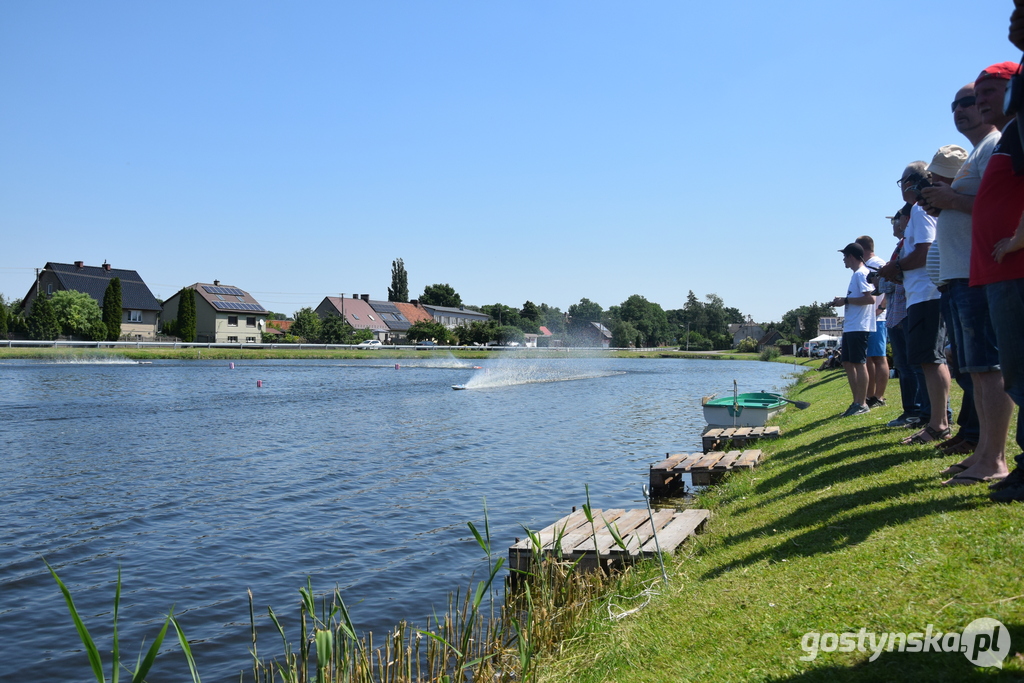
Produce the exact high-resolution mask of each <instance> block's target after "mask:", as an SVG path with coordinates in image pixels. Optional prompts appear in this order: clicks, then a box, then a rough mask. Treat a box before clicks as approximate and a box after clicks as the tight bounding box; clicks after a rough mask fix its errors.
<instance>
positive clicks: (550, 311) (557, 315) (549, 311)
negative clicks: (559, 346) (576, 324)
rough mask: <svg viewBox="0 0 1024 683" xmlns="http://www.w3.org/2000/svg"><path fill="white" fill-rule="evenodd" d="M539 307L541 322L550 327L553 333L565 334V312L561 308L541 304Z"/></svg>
mask: <svg viewBox="0 0 1024 683" xmlns="http://www.w3.org/2000/svg"><path fill="white" fill-rule="evenodd" d="M537 309H538V312H539V313H540V320H539V321H538V322H539V324H541V325H543V326H544V327H546V328H548V330H549V331H550V332H551V334H557V335H562V334H565V314H564V313H562V310H561V309H560V308H558V307H557V306H548V305H547V304H541V305H540V306H538V307H537Z"/></svg>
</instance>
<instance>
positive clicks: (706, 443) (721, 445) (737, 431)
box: [700, 427, 782, 453]
mask: <svg viewBox="0 0 1024 683" xmlns="http://www.w3.org/2000/svg"><path fill="white" fill-rule="evenodd" d="M780 436H782V430H781V429H779V428H778V427H724V428H723V427H708V428H707V429H705V430H704V433H703V434H701V435H700V440H701V445H702V446H703V448H704V452H705V453H710V452H711V451H723V450H725V448H726V446H728V445H732V447H733V448H741V449H742V448H746V447H747V446H748V445H750V444H751V443H753V442H754V441H757V440H758V439H777V438H779V437H780Z"/></svg>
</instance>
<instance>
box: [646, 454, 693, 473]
mask: <svg viewBox="0 0 1024 683" xmlns="http://www.w3.org/2000/svg"><path fill="white" fill-rule="evenodd" d="M688 455H689V454H688V453H669V454H668V457H667V458H665V459H664V460H662V461H661V462H659V463H655V464H654V465H651V470H652V471H654V470H670V469H672V468H673V467H675V466H676V463H678V462H679V461H680V460H682V459H683V458H685V457H687V456H688Z"/></svg>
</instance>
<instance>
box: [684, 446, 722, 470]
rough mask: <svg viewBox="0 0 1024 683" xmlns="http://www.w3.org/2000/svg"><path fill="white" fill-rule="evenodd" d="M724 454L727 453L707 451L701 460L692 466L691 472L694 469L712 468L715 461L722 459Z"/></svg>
mask: <svg viewBox="0 0 1024 683" xmlns="http://www.w3.org/2000/svg"><path fill="white" fill-rule="evenodd" d="M724 455H725V453H723V452H722V451H711V452H710V453H706V454H704V456H703V457H702V458H701V459H700V460H698V461H697V462H695V463H694V464H693V465H692V466H691V467H690V472H691V473H692V472H693V471H694V470H706V469H710V468H712V467H714V465H715V463H716V462H718V461H719V460H721V459H722V456H724Z"/></svg>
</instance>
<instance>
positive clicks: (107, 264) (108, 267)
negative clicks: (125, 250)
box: [103, 259, 110, 270]
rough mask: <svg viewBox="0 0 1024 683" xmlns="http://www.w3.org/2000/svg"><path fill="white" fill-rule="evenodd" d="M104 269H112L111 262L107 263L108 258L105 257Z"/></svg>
mask: <svg viewBox="0 0 1024 683" xmlns="http://www.w3.org/2000/svg"><path fill="white" fill-rule="evenodd" d="M103 270H110V264H109V263H107V260H106V259H103Z"/></svg>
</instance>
